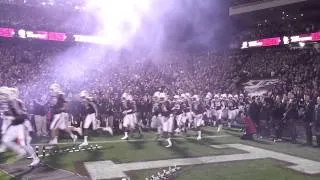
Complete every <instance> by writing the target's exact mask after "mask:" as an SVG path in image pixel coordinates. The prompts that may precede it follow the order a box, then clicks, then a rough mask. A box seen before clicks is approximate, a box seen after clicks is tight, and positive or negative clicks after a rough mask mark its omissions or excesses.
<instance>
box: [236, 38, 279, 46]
mask: <svg viewBox="0 0 320 180" xmlns="http://www.w3.org/2000/svg"><path fill="white" fill-rule="evenodd" d="M280 42H281V38H280V37H274V38H267V39H260V40H256V41H249V42H247V41H245V42H243V43H242V47H241V49H245V48H249V47H267V46H278V45H280Z"/></svg>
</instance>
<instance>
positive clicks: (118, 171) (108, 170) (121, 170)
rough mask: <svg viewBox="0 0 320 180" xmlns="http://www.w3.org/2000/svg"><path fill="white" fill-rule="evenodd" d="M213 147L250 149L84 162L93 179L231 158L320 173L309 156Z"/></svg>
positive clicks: (318, 163) (245, 147) (250, 148)
mask: <svg viewBox="0 0 320 180" xmlns="http://www.w3.org/2000/svg"><path fill="white" fill-rule="evenodd" d="M212 147H213V148H219V149H221V148H235V149H240V150H243V151H246V152H248V153H241V154H232V155H220V156H203V157H196V158H182V159H168V160H156V161H144V162H132V163H123V164H115V163H113V162H112V161H96V162H85V163H84V165H85V167H86V169H87V171H88V173H89V175H90V177H91V178H92V179H93V180H99V179H115V178H123V177H127V175H126V174H125V172H127V171H136V170H144V169H156V168H167V167H169V166H175V165H177V166H187V165H197V164H209V163H220V162H229V161H243V160H254V159H265V158H272V159H277V160H280V161H284V162H289V163H291V164H292V165H289V166H288V168H290V169H293V170H295V171H298V172H301V173H306V174H311V175H312V174H318V173H320V162H317V161H313V160H308V159H304V158H300V157H296V156H291V155H287V154H284V153H278V152H274V151H270V150H265V149H261V148H257V147H252V146H248V145H243V144H223V145H221V146H220V145H213V146H212Z"/></svg>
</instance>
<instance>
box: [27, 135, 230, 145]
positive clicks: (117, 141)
mask: <svg viewBox="0 0 320 180" xmlns="http://www.w3.org/2000/svg"><path fill="white" fill-rule="evenodd" d="M229 136H231V135H216V136H203V137H202V139H212V138H221V137H229ZM171 139H175V140H183V139H197V137H173V138H171ZM145 141H147V142H149V141H155V138H149V139H129V140H106V141H89V144H99V143H102V144H107V143H119V142H145ZM161 141H165V139H163V138H162V140H161ZM81 143H82V142H81V141H78V142H76V143H73V142H63V143H58V144H57V145H70V144H71V145H79V144H81ZM31 145H32V146H46V145H50V144H48V143H35V144H31Z"/></svg>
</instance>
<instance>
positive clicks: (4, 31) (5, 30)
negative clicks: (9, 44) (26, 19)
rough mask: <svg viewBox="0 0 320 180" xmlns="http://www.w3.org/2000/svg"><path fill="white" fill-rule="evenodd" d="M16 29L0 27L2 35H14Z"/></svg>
mask: <svg viewBox="0 0 320 180" xmlns="http://www.w3.org/2000/svg"><path fill="white" fill-rule="evenodd" d="M13 36H14V29H11V28H0V37H13Z"/></svg>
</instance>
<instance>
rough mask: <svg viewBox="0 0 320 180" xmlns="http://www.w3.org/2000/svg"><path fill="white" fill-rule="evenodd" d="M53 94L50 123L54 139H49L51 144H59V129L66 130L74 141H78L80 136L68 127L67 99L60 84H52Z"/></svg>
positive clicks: (51, 92)
mask: <svg viewBox="0 0 320 180" xmlns="http://www.w3.org/2000/svg"><path fill="white" fill-rule="evenodd" d="M50 94H51V102H50V104H51V114H52V116H53V120H52V122H51V124H50V130H51V132H52V137H53V139H52V140H50V141H49V144H57V143H58V136H59V130H63V131H66V132H67V133H68V134H69V135H70V137H71V138H72V139H73V142H76V140H77V139H78V137H77V136H76V135H75V134H73V133H72V129H71V128H70V127H68V120H69V118H68V114H67V112H66V104H67V101H66V99H65V97H64V93H63V92H62V91H61V88H60V85H59V84H56V83H55V84H52V85H51V86H50Z"/></svg>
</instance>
